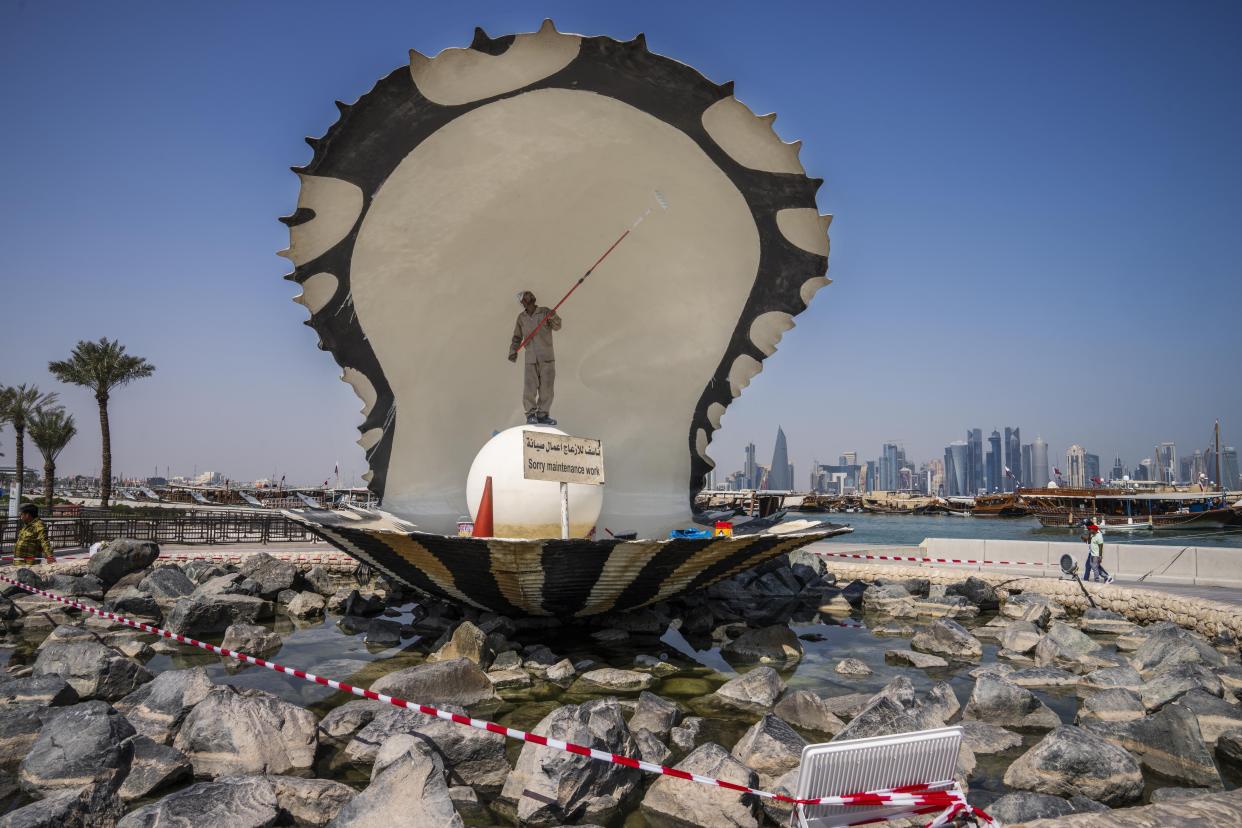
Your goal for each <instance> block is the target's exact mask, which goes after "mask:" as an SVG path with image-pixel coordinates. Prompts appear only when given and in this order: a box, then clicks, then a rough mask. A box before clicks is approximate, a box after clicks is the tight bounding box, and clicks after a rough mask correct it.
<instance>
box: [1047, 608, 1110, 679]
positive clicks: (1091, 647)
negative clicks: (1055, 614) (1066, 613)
mask: <svg viewBox="0 0 1242 828" xmlns="http://www.w3.org/2000/svg"><path fill="white" fill-rule="evenodd" d="M1099 650H1100V645H1099V644H1096V643H1095V642H1094V641H1092V640H1091V639H1090V638H1089V637H1087V636H1086V635H1085V634H1084V633H1082V632H1081V631H1080V630H1076V629H1074V628H1073V627H1071V626H1070V625H1069V624H1066V623H1064V622H1062V621H1053V622H1052V623H1051V624H1049V625H1048V632H1047V633H1045V634H1044V636H1043V638H1041V639H1040V640H1039V644H1038V645H1036V647H1035V663H1036V664H1039V665H1041V666H1047V665H1052V666H1056V667H1064V668H1065V669H1067V670H1072V671H1073V672H1075V673H1088V672H1090V671H1091V670H1094V669H1095V668H1096V667H1099V666H1101V660H1100V659H1099V658H1098V657H1097V654H1098V653H1099Z"/></svg>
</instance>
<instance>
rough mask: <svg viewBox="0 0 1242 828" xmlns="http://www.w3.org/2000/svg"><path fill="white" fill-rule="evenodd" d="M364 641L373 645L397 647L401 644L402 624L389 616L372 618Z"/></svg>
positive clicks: (385, 647)
mask: <svg viewBox="0 0 1242 828" xmlns="http://www.w3.org/2000/svg"><path fill="white" fill-rule="evenodd" d="M362 640H363V642H364V643H366V644H369V645H370V646H372V647H381V648H384V649H387V648H388V647H397V646H400V644H401V625H400V624H399V623H397V622H396V621H389V620H388V619H387V618H372V619H371V623H370V624H368V625H367V632H366V635H365V636H363V638H362Z"/></svg>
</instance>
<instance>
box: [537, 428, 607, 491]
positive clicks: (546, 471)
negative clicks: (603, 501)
mask: <svg viewBox="0 0 1242 828" xmlns="http://www.w3.org/2000/svg"><path fill="white" fill-rule="evenodd" d="M522 476H523V477H524V478H526V479H527V480H551V481H553V482H555V483H585V484H586V485H588V486H591V485H595V486H600V485H603V483H604V444H603V443H601V442H600V441H599V440H592V439H591V438H589V437H567V436H563V435H560V434H549V433H547V432H546V431H523V432H522Z"/></svg>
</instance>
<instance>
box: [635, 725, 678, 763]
mask: <svg viewBox="0 0 1242 828" xmlns="http://www.w3.org/2000/svg"><path fill="white" fill-rule="evenodd" d="M634 741H635V742H637V743H638V758H640V759H642V760H643V761H644V762H651V763H652V764H655V765H663V764H666V763H667V762H668V761H669V759H671V758H672V756H673V752H672V751H671V750H669V749H668V746H667V745H665V744H664V743H663V742H661V741H660V739H659V737H658V736H656V735H655V734H654V733H652V732H651V731H650V730H639V731H637V732H635V733H634Z"/></svg>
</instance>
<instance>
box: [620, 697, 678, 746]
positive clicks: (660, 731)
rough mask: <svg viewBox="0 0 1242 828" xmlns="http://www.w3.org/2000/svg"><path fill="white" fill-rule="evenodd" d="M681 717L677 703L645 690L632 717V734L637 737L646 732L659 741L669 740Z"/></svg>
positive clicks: (630, 726) (630, 722)
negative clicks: (641, 732)
mask: <svg viewBox="0 0 1242 828" xmlns="http://www.w3.org/2000/svg"><path fill="white" fill-rule="evenodd" d="M680 716H681V710H680V709H679V708H678V707H677V705H676V704H675V703H673V702H671V701H669V700H668V699H664V698H661V697H659V696H657V695H656V694H655V693H648V692H647V691H646V690H644V691H642V692H641V693H639V694H638V706H637V707H636V708H635V709H634V715H633V716H631V717H630V721H629V728H630V732H631V733H633V734H635V735H637V734H638V733H639V731H643V730H646V731H648V732H650V733H651V734H653V735H654V736H656V737H657V738H659V739H667V738H668V734H669V731H671V730H672V729H673V726H674V725H676V724H677V719H678V718H680Z"/></svg>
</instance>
